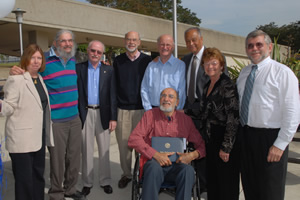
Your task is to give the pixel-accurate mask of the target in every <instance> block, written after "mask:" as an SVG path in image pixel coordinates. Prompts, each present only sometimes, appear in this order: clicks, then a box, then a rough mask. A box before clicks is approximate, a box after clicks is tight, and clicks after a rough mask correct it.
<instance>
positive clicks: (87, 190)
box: [80, 187, 92, 196]
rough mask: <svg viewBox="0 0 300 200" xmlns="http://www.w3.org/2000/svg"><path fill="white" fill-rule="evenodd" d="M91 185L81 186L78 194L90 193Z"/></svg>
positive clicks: (85, 194)
mask: <svg viewBox="0 0 300 200" xmlns="http://www.w3.org/2000/svg"><path fill="white" fill-rule="evenodd" d="M91 189H92V187H83V188H82V190H81V192H80V194H81V195H83V196H87V195H89V194H90V192H91Z"/></svg>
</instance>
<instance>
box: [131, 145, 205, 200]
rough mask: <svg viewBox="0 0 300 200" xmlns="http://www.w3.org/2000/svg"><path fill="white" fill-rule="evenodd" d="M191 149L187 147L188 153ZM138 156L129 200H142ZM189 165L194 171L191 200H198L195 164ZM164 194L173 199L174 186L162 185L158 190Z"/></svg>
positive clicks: (198, 184)
mask: <svg viewBox="0 0 300 200" xmlns="http://www.w3.org/2000/svg"><path fill="white" fill-rule="evenodd" d="M193 150H194V149H193V148H192V147H188V152H190V151H193ZM140 156H141V155H140V154H138V155H137V157H136V160H135V164H134V169H133V177H132V191H131V200H141V199H142V188H143V181H142V179H141V177H142V175H141V174H140ZM191 165H192V166H193V168H194V169H195V183H194V186H193V189H192V199H193V200H200V199H201V197H200V183H199V178H198V174H197V170H196V164H195V162H194V161H192V162H191ZM161 192H165V193H167V194H170V195H172V196H174V197H175V194H176V186H175V184H172V185H170V184H169V183H163V184H162V185H161V188H160V193H161Z"/></svg>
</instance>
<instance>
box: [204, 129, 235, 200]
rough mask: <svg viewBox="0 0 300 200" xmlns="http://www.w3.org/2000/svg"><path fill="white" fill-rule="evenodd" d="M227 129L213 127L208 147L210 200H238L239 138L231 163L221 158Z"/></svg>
mask: <svg viewBox="0 0 300 200" xmlns="http://www.w3.org/2000/svg"><path fill="white" fill-rule="evenodd" d="M225 131H226V130H225V127H222V126H216V125H212V126H211V136H210V139H209V142H208V144H207V146H206V160H207V197H208V199H209V200H238V199H239V192H240V191H239V187H240V158H239V151H240V148H239V137H238V134H237V135H236V140H235V143H234V146H233V148H232V150H231V152H230V156H229V161H228V162H224V161H223V160H222V159H221V158H220V156H219V152H220V147H221V145H222V142H223V140H224V133H225Z"/></svg>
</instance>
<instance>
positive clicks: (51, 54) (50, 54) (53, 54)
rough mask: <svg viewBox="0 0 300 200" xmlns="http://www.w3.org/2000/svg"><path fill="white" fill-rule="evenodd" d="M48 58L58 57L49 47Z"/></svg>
mask: <svg viewBox="0 0 300 200" xmlns="http://www.w3.org/2000/svg"><path fill="white" fill-rule="evenodd" d="M49 56H50V57H52V56H56V57H58V56H57V55H56V53H55V51H54V49H53V47H51V48H50V51H49Z"/></svg>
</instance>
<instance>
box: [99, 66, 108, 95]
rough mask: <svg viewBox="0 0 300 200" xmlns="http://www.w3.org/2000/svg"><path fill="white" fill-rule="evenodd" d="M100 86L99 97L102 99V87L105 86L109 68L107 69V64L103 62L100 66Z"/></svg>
mask: <svg viewBox="0 0 300 200" xmlns="http://www.w3.org/2000/svg"><path fill="white" fill-rule="evenodd" d="M99 71H100V77H99V78H100V82H99V84H100V86H99V99H100V95H101V91H102V88H103V85H104V79H106V75H107V70H106V69H105V65H104V64H102V65H101V67H100V70H99Z"/></svg>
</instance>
